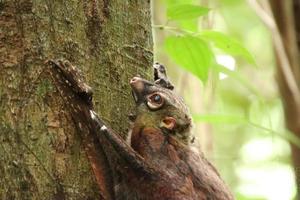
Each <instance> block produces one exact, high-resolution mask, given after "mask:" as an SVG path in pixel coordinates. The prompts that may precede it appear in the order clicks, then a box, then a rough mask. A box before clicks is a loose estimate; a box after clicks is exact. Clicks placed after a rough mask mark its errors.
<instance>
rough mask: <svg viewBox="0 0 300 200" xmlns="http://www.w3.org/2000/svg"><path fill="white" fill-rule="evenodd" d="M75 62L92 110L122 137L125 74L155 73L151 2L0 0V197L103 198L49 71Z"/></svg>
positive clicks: (127, 106) (127, 96)
mask: <svg viewBox="0 0 300 200" xmlns="http://www.w3.org/2000/svg"><path fill="white" fill-rule="evenodd" d="M56 58H65V59H68V60H70V61H71V62H72V63H73V64H77V65H78V66H79V67H80V68H81V69H82V71H83V72H84V74H86V77H87V79H88V80H87V82H88V83H90V85H91V86H92V87H93V89H94V103H95V109H96V110H97V112H98V113H100V115H101V117H102V118H103V119H104V120H106V122H107V123H109V124H110V125H111V126H112V128H114V129H115V130H116V131H118V132H121V133H122V134H123V136H125V135H126V132H127V130H128V125H129V124H128V120H127V115H128V113H129V112H130V109H131V107H132V106H131V105H133V104H131V102H132V100H131V95H130V91H129V85H128V81H129V79H130V78H131V77H133V76H135V75H136V74H140V75H142V76H144V77H145V78H149V77H150V71H151V69H152V67H151V66H152V34H151V20H150V1H122V0H119V1H108V0H89V1H50V0H45V1H37V0H14V1H12V0H10V1H7V0H0V174H1V179H0V199H59V200H62V199H98V187H97V185H96V183H95V179H94V176H93V173H92V170H91V167H90V164H89V162H88V160H87V158H86V154H85V152H84V149H83V147H82V144H81V140H80V137H79V135H78V134H77V133H76V129H75V126H74V125H73V122H72V119H71V117H70V116H69V115H68V114H67V112H66V111H65V108H64V106H63V99H61V98H60V97H59V95H58V93H57V91H56V90H55V88H54V87H53V86H52V84H51V81H50V80H49V77H47V74H46V73H44V69H45V65H44V62H45V60H47V59H56Z"/></svg>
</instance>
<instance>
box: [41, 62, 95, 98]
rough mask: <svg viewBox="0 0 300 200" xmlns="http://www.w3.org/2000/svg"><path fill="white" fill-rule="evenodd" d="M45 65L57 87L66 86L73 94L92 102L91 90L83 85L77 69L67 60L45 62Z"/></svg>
mask: <svg viewBox="0 0 300 200" xmlns="http://www.w3.org/2000/svg"><path fill="white" fill-rule="evenodd" d="M45 63H46V64H47V65H48V66H50V74H51V76H52V78H53V79H54V83H55V84H56V85H57V86H58V87H59V86H62V85H67V86H68V87H69V89H71V90H72V91H73V92H74V93H75V94H77V95H79V96H81V97H83V98H84V99H85V100H87V101H89V102H91V101H92V95H93V92H92V88H91V87H90V86H89V85H87V84H86V83H85V79H84V76H83V75H82V72H81V71H80V69H79V68H77V67H75V66H74V65H72V64H71V63H70V62H69V61H67V60H47V61H46V62H45Z"/></svg>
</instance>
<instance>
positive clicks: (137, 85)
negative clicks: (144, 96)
mask: <svg viewBox="0 0 300 200" xmlns="http://www.w3.org/2000/svg"><path fill="white" fill-rule="evenodd" d="M130 86H131V87H132V89H133V90H135V91H136V92H140V91H142V90H143V89H144V82H143V79H142V78H140V77H133V78H132V79H131V80H130Z"/></svg>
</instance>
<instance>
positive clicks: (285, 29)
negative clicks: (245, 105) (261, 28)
mask: <svg viewBox="0 0 300 200" xmlns="http://www.w3.org/2000/svg"><path fill="white" fill-rule="evenodd" d="M248 1H249V3H250V5H252V6H253V7H254V8H255V10H256V11H257V14H258V15H259V16H260V17H261V18H262V20H263V21H264V22H265V24H266V25H267V26H268V28H269V29H270V31H271V32H272V36H273V44H274V51H275V55H276V62H277V80H278V81H277V83H278V86H279V91H280V94H281V97H282V100H283V105H284V114H285V123H286V127H287V129H288V130H289V131H290V132H291V133H292V134H293V135H294V136H295V138H299V137H300V61H299V55H300V45H299V44H300V43H299V40H300V23H299V16H300V10H299V9H300V4H299V1H298V0H287V1H279V0H272V1H270V3H268V2H267V1H263V2H262V3H261V4H258V3H257V1H256V0H248ZM273 18H274V20H273ZM291 149H292V162H293V166H294V170H295V175H296V186H297V196H298V197H297V199H300V185H299V183H300V174H299V167H300V149H299V147H298V146H296V145H295V144H293V143H291Z"/></svg>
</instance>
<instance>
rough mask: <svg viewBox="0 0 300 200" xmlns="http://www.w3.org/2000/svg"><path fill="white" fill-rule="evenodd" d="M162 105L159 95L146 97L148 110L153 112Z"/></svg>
mask: <svg viewBox="0 0 300 200" xmlns="http://www.w3.org/2000/svg"><path fill="white" fill-rule="evenodd" d="M163 103H164V99H163V97H162V96H161V95H160V94H157V93H155V94H152V95H150V96H148V101H147V105H148V107H149V108H150V109H152V110H155V109H158V108H160V107H161V106H162V105H163Z"/></svg>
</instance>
